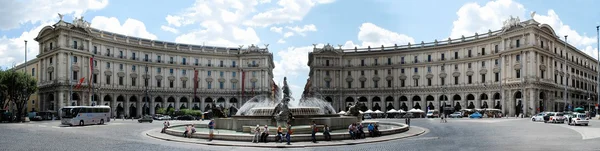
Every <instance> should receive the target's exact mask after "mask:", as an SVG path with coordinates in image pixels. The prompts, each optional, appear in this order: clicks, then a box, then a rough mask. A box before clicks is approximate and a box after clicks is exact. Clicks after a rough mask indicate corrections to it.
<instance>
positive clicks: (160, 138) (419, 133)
mask: <svg viewBox="0 0 600 151" xmlns="http://www.w3.org/2000/svg"><path fill="white" fill-rule="evenodd" d="M411 127H416V128H417V129H421V131H420V132H417V133H415V134H410V135H406V136H400V137H391V138H387V139H377V140H372V141H367V142H336V143H333V144H319V143H316V144H310V145H294V144H292V145H285V143H281V144H277V145H272V143H269V145H266V144H265V145H258V144H263V143H258V144H255V143H252V144H240V145H236V144H235V143H221V142H219V143H215V142H208V141H205V142H203V141H182V140H179V139H171V138H164V137H160V136H155V135H152V134H150V133H148V131H146V132H144V133H146V136H148V137H151V138H155V139H159V140H165V141H172V142H181V143H190V144H201V145H214V146H237V147H262V148H306V147H323V146H342V145H358V144H366V143H377V142H385V141H391V140H398V139H405V138H410V137H415V136H420V135H423V134H425V133H427V132H428V131H429V130H428V129H426V128H422V127H417V126H411ZM157 130H158V131H160V129H157ZM150 131H152V130H150ZM409 131H410V129H409ZM165 135H167V134H165ZM396 135H402V133H400V134H396ZM190 140H205V139H190ZM228 142H236V141H228Z"/></svg>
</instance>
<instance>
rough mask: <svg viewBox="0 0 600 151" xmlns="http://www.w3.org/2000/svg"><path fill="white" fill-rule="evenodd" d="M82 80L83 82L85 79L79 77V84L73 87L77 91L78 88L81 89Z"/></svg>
mask: <svg viewBox="0 0 600 151" xmlns="http://www.w3.org/2000/svg"><path fill="white" fill-rule="evenodd" d="M84 80H85V77H81V79H79V82H78V83H77V85H76V86H75V89H79V87H81V84H83V81H84Z"/></svg>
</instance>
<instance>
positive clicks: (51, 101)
mask: <svg viewBox="0 0 600 151" xmlns="http://www.w3.org/2000/svg"><path fill="white" fill-rule="evenodd" d="M46 102H47V104H48V106H47V108H46V109H47V110H51V111H54V104H55V103H54V94H52V93H50V94H48V97H47V99H46Z"/></svg>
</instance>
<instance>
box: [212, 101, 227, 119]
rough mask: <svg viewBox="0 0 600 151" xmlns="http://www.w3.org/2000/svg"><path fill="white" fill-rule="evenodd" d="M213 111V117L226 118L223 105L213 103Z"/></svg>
mask: <svg viewBox="0 0 600 151" xmlns="http://www.w3.org/2000/svg"><path fill="white" fill-rule="evenodd" d="M211 112H212V116H213V117H218V118H224V117H225V112H223V106H221V105H219V106H217V105H215V104H212V107H211Z"/></svg>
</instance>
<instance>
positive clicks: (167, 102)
mask: <svg viewBox="0 0 600 151" xmlns="http://www.w3.org/2000/svg"><path fill="white" fill-rule="evenodd" d="M35 40H36V41H38V42H39V55H38V56H37V60H38V61H39V64H38V65H37V66H38V67H37V68H36V69H37V70H39V74H38V79H39V92H38V94H39V98H40V99H39V100H40V101H37V102H40V106H39V107H38V108H39V110H43V111H56V110H58V109H60V108H61V107H63V106H70V105H108V106H110V107H111V108H112V109H113V110H112V114H113V116H119V117H120V116H128V117H139V116H140V115H142V113H150V114H154V113H155V110H156V109H158V108H174V109H175V110H179V109H183V108H187V109H201V110H205V109H207V106H208V105H209V104H213V103H215V104H218V105H223V106H224V107H230V106H233V107H240V106H241V105H242V104H243V103H244V102H245V100H248V99H249V98H251V97H253V96H254V95H261V94H270V91H271V85H272V78H273V68H274V67H275V66H274V63H273V54H272V53H270V52H269V51H268V49H267V48H259V46H256V45H249V46H245V47H236V48H227V47H214V46H204V45H190V44H179V43H171V42H163V41H158V40H148V39H143V38H139V37H131V36H125V35H120V34H115V33H111V32H107V31H102V30H98V29H94V28H90V27H89V23H88V22H86V21H84V20H82V19H75V20H74V21H73V23H67V22H64V21H63V20H60V21H59V22H58V23H56V24H54V25H53V26H46V27H44V28H43V29H42V30H41V31H40V33H39V35H38V36H37V37H36V38H35ZM91 58H94V60H93V61H91ZM90 66H91V67H90ZM31 67H33V65H31ZM194 71H197V72H198V76H197V77H198V80H197V83H195V82H194V79H195V78H194V73H195V72H194ZM80 80H83V81H81V83H80ZM79 83H80V86H77V85H78V84H79ZM195 85H197V89H196V91H197V92H196V95H195V96H194V87H195ZM76 87H79V88H76ZM71 88H73V89H71ZM146 90H147V92H146ZM70 92H72V93H70ZM92 96H93V97H92ZM194 98H195V99H194ZM142 108H144V109H145V111H144V112H143V110H142Z"/></svg>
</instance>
